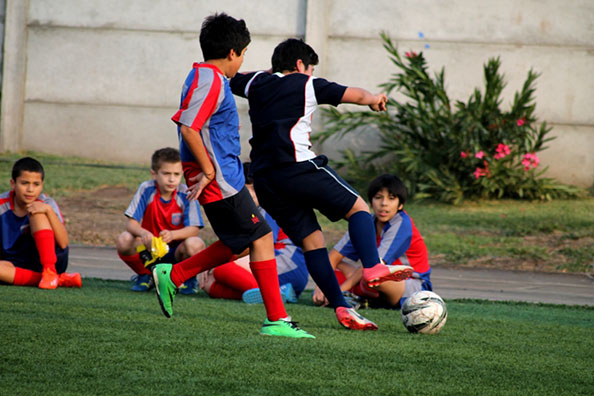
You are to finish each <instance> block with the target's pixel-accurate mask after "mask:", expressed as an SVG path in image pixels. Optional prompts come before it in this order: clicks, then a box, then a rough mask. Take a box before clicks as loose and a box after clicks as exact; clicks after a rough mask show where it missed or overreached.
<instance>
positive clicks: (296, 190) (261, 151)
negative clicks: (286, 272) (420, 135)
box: [231, 39, 412, 330]
mask: <svg viewBox="0 0 594 396" xmlns="http://www.w3.org/2000/svg"><path fill="white" fill-rule="evenodd" d="M317 63H318V56H317V54H316V53H315V51H314V50H313V49H312V48H311V47H310V46H309V45H307V44H306V43H304V42H303V41H302V40H297V39H288V40H286V41H284V42H282V43H280V44H279V45H278V46H277V47H276V48H275V50H274V53H273V55H272V74H271V73H267V72H254V73H246V74H241V73H238V74H237V75H236V76H235V77H234V78H233V79H232V80H231V89H232V91H233V93H234V94H236V95H239V96H243V97H245V98H247V99H248V101H249V106H250V119H251V121H252V135H253V137H252V138H251V140H250V144H251V145H252V151H251V154H250V158H251V161H252V173H253V178H254V187H255V189H256V194H257V195H258V198H259V199H260V204H261V205H262V207H263V208H264V209H265V210H266V211H267V212H268V213H269V214H270V215H271V216H272V217H273V218H274V219H275V220H276V221H277V222H278V224H279V226H280V227H281V228H282V229H283V230H284V231H285V232H286V234H287V235H288V236H289V238H291V240H292V241H293V242H295V244H297V245H298V246H301V247H302V248H303V250H304V252H305V261H306V264H307V268H308V270H309V273H310V275H311V276H312V278H313V280H314V281H315V282H316V284H317V285H318V286H319V287H320V289H321V290H322V291H323V293H324V295H325V296H326V297H327V298H328V300H329V302H330V304H331V306H332V307H333V308H334V309H335V312H336V316H337V319H338V321H339V322H340V324H341V325H343V326H344V327H346V328H349V329H355V330H376V329H377V325H376V324H375V323H373V322H371V321H369V320H367V319H365V318H363V317H362V316H361V315H359V314H358V313H357V312H356V311H355V310H354V309H353V308H352V307H351V306H350V305H349V304H348V303H347V302H346V301H345V299H344V297H343V295H342V293H341V291H340V287H339V285H338V282H337V280H336V277H335V276H334V271H333V269H332V266H331V265H330V261H329V259H328V252H327V250H326V243H325V241H324V236H323V234H322V232H321V227H320V225H319V223H318V221H317V219H316V215H315V212H314V209H318V210H319V211H320V212H321V213H322V214H324V215H325V216H326V217H328V219H330V220H332V221H338V220H340V219H342V218H344V219H347V220H348V222H349V232H350V235H351V240H352V242H353V246H354V247H355V249H356V250H357V252H358V253H359V256H360V257H361V260H362V262H363V267H364V270H363V277H364V279H366V281H367V282H368V283H369V284H370V285H371V286H372V287H376V286H378V285H380V284H381V283H383V282H385V281H387V280H402V279H406V278H408V277H410V275H411V274H412V268H410V267H409V266H404V265H396V266H387V265H384V264H381V263H380V259H379V256H378V252H377V246H376V242H375V229H374V225H373V221H372V219H371V215H370V213H369V208H368V206H367V204H366V203H365V201H364V200H363V199H362V198H361V197H360V196H359V194H358V193H357V192H356V191H355V190H354V189H353V188H352V187H350V186H349V185H348V184H347V183H346V182H345V181H344V180H342V179H341V178H340V177H339V176H338V175H337V174H336V173H335V172H334V171H333V170H332V169H331V168H330V167H328V166H327V162H328V159H327V158H326V157H325V156H316V154H315V153H314V152H313V151H311V143H310V140H309V137H310V134H311V131H312V130H311V119H312V115H313V112H314V111H315V110H316V108H317V105H318V104H330V105H333V106H337V105H339V104H340V103H354V104H360V105H368V106H369V107H370V108H371V109H372V110H373V111H385V109H386V101H387V97H386V95H384V94H377V95H374V94H371V93H370V92H368V91H366V90H364V89H361V88H352V87H345V86H342V85H339V84H336V83H333V82H329V81H327V80H325V79H322V78H315V77H313V71H314V65H316V64H317Z"/></svg>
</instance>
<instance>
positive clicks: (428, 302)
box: [401, 290, 448, 334]
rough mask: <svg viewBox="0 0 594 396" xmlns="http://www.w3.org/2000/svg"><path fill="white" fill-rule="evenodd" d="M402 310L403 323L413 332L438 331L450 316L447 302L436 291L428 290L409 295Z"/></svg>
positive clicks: (429, 332) (426, 332) (428, 332)
mask: <svg viewBox="0 0 594 396" xmlns="http://www.w3.org/2000/svg"><path fill="white" fill-rule="evenodd" d="M401 312H402V323H403V324H404V327H406V329H407V330H408V331H410V332H411V333H423V334H435V333H438V332H439V331H440V330H441V328H442V327H443V325H444V324H445V322H446V319H447V318H448V310H447V308H446V305H445V302H443V300H442V299H441V297H439V296H438V295H437V294H436V293H433V292H431V291H427V290H422V291H418V292H416V293H414V294H413V295H412V296H410V297H408V298H407V299H406V301H405V302H404V305H403V306H402V310H401Z"/></svg>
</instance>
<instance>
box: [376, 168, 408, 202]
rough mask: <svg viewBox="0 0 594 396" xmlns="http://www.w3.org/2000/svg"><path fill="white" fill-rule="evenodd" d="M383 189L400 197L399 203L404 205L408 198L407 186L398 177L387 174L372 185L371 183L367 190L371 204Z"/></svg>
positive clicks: (377, 178)
mask: <svg viewBox="0 0 594 396" xmlns="http://www.w3.org/2000/svg"><path fill="white" fill-rule="evenodd" d="M382 188H385V189H387V190H388V191H389V192H390V194H392V195H394V196H396V197H398V201H399V203H400V204H401V205H404V203H405V202H406V196H407V192H406V186H405V185H404V183H403V182H402V180H400V179H399V178H398V176H395V175H391V174H389V173H386V174H383V175H381V176H378V177H376V178H375V179H373V180H372V181H371V183H369V188H368V189H367V198H368V199H369V202H371V200H372V199H373V197H374V196H375V194H377V192H378V191H379V190H381V189H382Z"/></svg>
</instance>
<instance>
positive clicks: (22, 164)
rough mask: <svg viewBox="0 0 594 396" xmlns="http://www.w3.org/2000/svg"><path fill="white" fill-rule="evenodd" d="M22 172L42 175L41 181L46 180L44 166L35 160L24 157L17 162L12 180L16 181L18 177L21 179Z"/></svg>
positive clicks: (13, 167) (13, 168)
mask: <svg viewBox="0 0 594 396" xmlns="http://www.w3.org/2000/svg"><path fill="white" fill-rule="evenodd" d="M22 172H35V173H41V180H43V179H44V178H45V171H44V170H43V166H42V165H41V163H40V162H39V161H37V160H36V159H35V158H31V157H23V158H21V159H19V160H17V161H16V162H15V163H14V165H13V166H12V175H11V177H12V180H14V181H16V179H17V177H19V176H20V175H21V173H22Z"/></svg>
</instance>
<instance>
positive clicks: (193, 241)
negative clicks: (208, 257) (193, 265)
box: [184, 237, 206, 257]
mask: <svg viewBox="0 0 594 396" xmlns="http://www.w3.org/2000/svg"><path fill="white" fill-rule="evenodd" d="M205 247H206V244H205V243H204V241H203V240H202V238H199V237H190V238H187V239H186V240H185V241H184V248H185V251H186V252H187V253H188V256H190V257H191V256H193V255H195V254H196V253H198V252H199V251H201V250H204V248H205Z"/></svg>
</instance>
